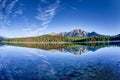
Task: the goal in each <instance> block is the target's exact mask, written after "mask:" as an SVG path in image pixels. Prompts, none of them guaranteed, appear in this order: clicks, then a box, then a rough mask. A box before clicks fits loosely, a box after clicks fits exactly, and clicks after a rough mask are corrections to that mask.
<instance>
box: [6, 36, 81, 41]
mask: <svg viewBox="0 0 120 80" xmlns="http://www.w3.org/2000/svg"><path fill="white" fill-rule="evenodd" d="M74 40H75V39H74V38H65V37H60V36H50V35H45V36H37V37H26V38H7V39H5V40H4V41H6V42H72V41H74ZM77 40H80V39H77Z"/></svg>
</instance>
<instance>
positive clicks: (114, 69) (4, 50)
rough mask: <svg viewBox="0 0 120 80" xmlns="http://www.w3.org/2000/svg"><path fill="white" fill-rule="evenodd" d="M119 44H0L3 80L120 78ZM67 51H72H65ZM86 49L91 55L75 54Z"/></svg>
mask: <svg viewBox="0 0 120 80" xmlns="http://www.w3.org/2000/svg"><path fill="white" fill-rule="evenodd" d="M11 45H12V46H11ZM18 46H20V47H18ZM45 46H46V47H45ZM51 46H52V47H51ZM110 46H115V47H110ZM119 46H120V45H119V43H97V44H59V45H58V44H8V45H6V44H1V47H0V80H120V77H119V75H120V54H119V53H120V51H119V50H120V47H119ZM26 47H29V48H26ZM35 48H38V49H35ZM42 49H43V50H42ZM98 49H100V50H98ZM51 50H52V51H53V50H55V52H54V53H55V54H54V53H53V52H52V51H51ZM65 52H69V53H67V54H62V53H65ZM86 52H88V53H89V54H83V55H80V56H77V55H74V54H81V53H86ZM70 53H74V54H70Z"/></svg>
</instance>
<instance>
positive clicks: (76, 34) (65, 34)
mask: <svg viewBox="0 0 120 80" xmlns="http://www.w3.org/2000/svg"><path fill="white" fill-rule="evenodd" d="M48 35H52V36H53V35H54V36H62V37H92V36H101V35H100V34H98V33H96V32H86V31H83V30H81V29H75V30H72V31H70V32H60V33H54V32H52V33H50V34H48Z"/></svg>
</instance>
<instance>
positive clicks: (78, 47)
mask: <svg viewBox="0 0 120 80" xmlns="http://www.w3.org/2000/svg"><path fill="white" fill-rule="evenodd" d="M9 45H13V46H20V47H28V48H37V49H43V50H48V51H52V52H55V51H61V52H64V53H66V52H69V53H73V54H75V55H80V54H82V53H86V52H89V51H92V52H94V51H96V50H98V49H101V48H104V47H110V46H113V47H120V42H111V43H110V42H109V43H38V44H36V43H9Z"/></svg>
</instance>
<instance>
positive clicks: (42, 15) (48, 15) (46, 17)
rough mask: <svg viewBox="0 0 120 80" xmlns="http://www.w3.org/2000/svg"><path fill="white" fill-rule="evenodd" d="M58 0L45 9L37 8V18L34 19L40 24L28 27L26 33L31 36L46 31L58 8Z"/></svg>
mask: <svg viewBox="0 0 120 80" xmlns="http://www.w3.org/2000/svg"><path fill="white" fill-rule="evenodd" d="M59 3H60V1H59V0H56V2H55V3H54V4H50V5H49V6H47V7H46V8H41V7H38V8H37V10H38V14H37V16H35V18H36V19H37V20H38V21H40V22H41V24H40V25H39V26H38V25H35V24H34V25H33V24H32V25H31V26H30V27H28V28H27V29H25V30H27V31H29V32H31V33H33V34H39V33H40V32H41V31H43V30H46V29H47V27H48V25H49V23H50V22H51V21H52V19H53V17H54V15H55V14H56V10H57V8H58V7H59Z"/></svg>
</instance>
